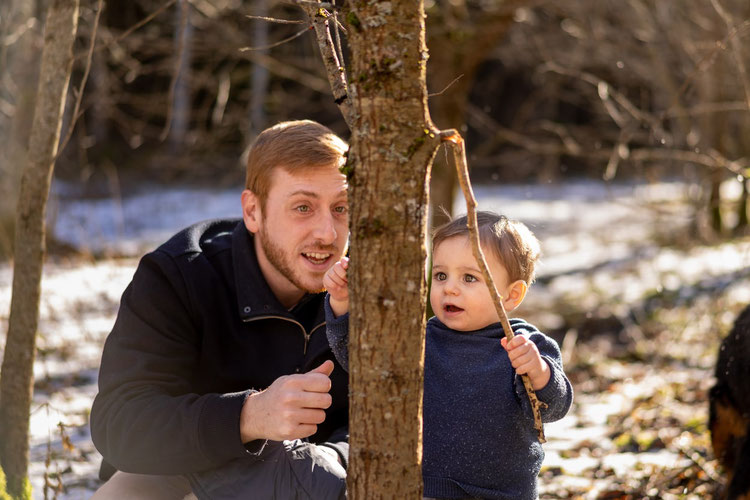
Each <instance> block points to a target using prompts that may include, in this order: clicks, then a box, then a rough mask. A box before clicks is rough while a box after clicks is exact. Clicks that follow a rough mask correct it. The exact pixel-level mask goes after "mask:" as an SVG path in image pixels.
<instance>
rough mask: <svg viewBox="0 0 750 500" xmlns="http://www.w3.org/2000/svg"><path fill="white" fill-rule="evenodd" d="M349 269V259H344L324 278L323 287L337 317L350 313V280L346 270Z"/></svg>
mask: <svg viewBox="0 0 750 500" xmlns="http://www.w3.org/2000/svg"><path fill="white" fill-rule="evenodd" d="M347 269H349V257H342V258H341V260H340V261H338V262H336V263H335V264H334V265H333V267H331V268H330V269H329V270H328V271H327V272H326V274H325V276H323V286H324V287H325V289H326V290H327V291H328V294H329V295H330V296H331V297H330V301H329V302H330V304H331V310H332V311H333V314H334V315H335V316H336V317H339V316H341V315H342V314H346V313H347V312H348V311H349V280H348V279H347V277H346V270H347Z"/></svg>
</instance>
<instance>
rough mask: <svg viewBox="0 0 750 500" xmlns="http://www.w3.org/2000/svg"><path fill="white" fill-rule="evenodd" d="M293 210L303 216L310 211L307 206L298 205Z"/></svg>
mask: <svg viewBox="0 0 750 500" xmlns="http://www.w3.org/2000/svg"><path fill="white" fill-rule="evenodd" d="M294 209H295V210H296V211H297V212H300V213H303V214H305V213H307V212H309V211H310V207H309V206H308V205H298V206H297V207H295V208H294Z"/></svg>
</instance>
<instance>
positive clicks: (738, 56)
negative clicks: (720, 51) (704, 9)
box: [711, 0, 750, 111]
mask: <svg viewBox="0 0 750 500" xmlns="http://www.w3.org/2000/svg"><path fill="white" fill-rule="evenodd" d="M711 5H713V7H714V10H716V12H717V13H718V14H719V16H720V17H721V18H722V19H723V20H724V23H725V24H726V25H727V28H728V30H729V32H730V33H731V32H733V31H736V28H735V24H734V19H733V18H732V15H731V14H730V13H729V12H727V11H726V9H724V7H723V6H722V5H721V3H719V0H711ZM729 45H730V46H731V47H732V55H733V56H734V60H735V62H736V63H737V71H738V72H739V74H740V80H741V81H742V86H743V88H744V89H745V100H746V102H747V109H748V111H750V79H748V76H747V69H745V57H744V54H743V53H742V45H741V44H740V41H739V37H736V36H733V37H731V38H730V40H729Z"/></svg>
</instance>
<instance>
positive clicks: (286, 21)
mask: <svg viewBox="0 0 750 500" xmlns="http://www.w3.org/2000/svg"><path fill="white" fill-rule="evenodd" d="M245 17H247V18H248V19H254V20H258V21H268V22H269V23H277V24H305V21H303V20H301V19H278V18H275V17H266V16H250V15H247V16H245Z"/></svg>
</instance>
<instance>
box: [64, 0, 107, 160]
mask: <svg viewBox="0 0 750 500" xmlns="http://www.w3.org/2000/svg"><path fill="white" fill-rule="evenodd" d="M102 10H104V0H99V2H98V3H97V6H96V16H95V17H94V25H93V27H92V28H91V40H90V41H89V50H88V52H87V56H86V66H85V69H84V70H83V76H82V77H81V83H80V84H79V85H78V90H77V91H76V94H77V95H76V103H75V105H74V106H73V113H72V114H71V118H70V125H68V131H67V132H66V133H65V136H64V138H63V139H62V141H60V145H59V146H58V148H57V154H56V155H55V159H57V158H58V157H59V156H60V154H61V153H62V151H63V150H64V149H65V146H67V145H68V141H70V138H71V137H72V136H73V130H74V129H75V128H76V123H77V122H78V118H80V117H81V115H83V112H82V111H81V102H82V101H83V89H84V88H86V82H87V81H88V79H89V73H90V72H91V63H92V61H93V59H94V47H95V46H96V33H97V31H98V29H99V19H100V18H101V15H102Z"/></svg>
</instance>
